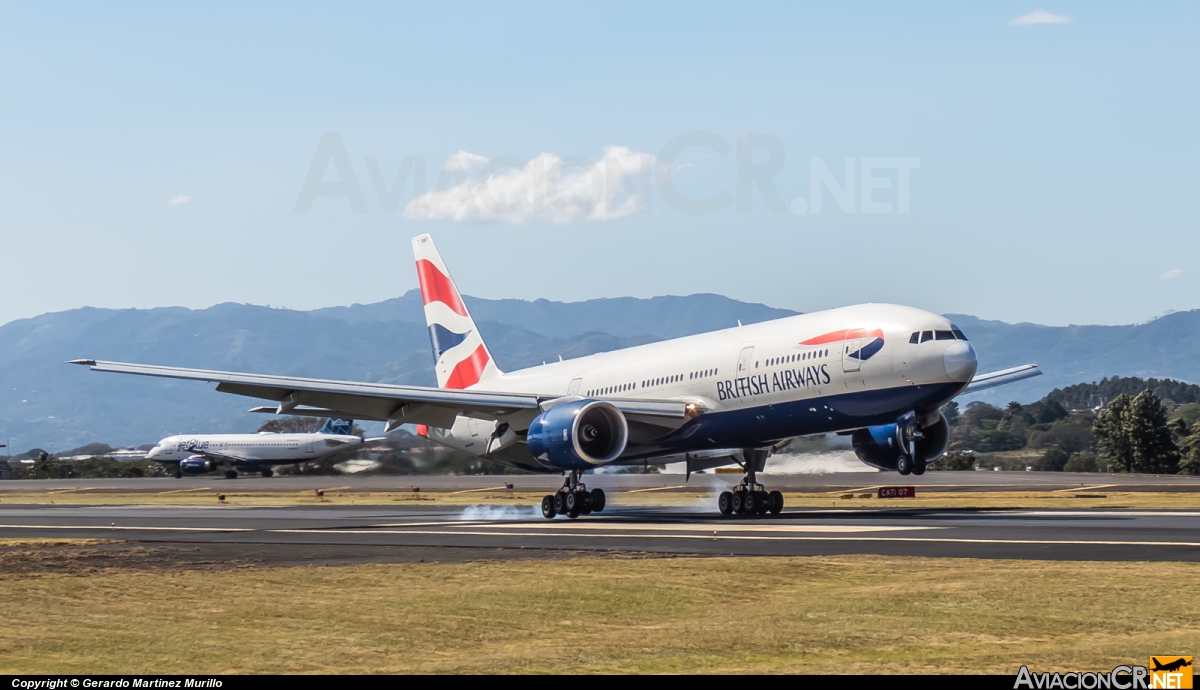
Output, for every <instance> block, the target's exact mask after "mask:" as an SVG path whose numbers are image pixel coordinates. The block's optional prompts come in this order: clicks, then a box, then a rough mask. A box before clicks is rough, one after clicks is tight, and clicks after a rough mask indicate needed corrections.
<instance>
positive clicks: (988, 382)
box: [959, 364, 1042, 395]
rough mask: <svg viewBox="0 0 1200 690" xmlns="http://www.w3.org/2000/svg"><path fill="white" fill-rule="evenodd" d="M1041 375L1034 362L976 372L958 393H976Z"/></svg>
mask: <svg viewBox="0 0 1200 690" xmlns="http://www.w3.org/2000/svg"><path fill="white" fill-rule="evenodd" d="M1041 375H1042V370H1041V369H1038V366H1037V365H1036V364H1025V365H1022V366H1019V367H1013V368H1012V369H1004V370H1003V371H993V372H990V373H987V374H976V375H975V378H973V379H971V383H969V384H968V385H967V387H966V388H964V389H963V392H962V393H959V395H966V394H967V393H978V392H979V391H985V390H987V389H989V388H995V387H997V386H1003V385H1006V384H1009V383H1016V382H1017V381H1024V380H1025V379H1031V378H1033V377H1034V376H1041Z"/></svg>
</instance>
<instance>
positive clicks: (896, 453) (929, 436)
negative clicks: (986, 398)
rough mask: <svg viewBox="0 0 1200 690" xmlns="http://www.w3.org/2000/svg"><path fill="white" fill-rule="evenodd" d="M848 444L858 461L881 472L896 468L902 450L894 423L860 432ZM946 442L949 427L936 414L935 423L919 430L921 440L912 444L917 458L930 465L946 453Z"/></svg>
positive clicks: (948, 441) (948, 438) (944, 420)
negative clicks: (852, 447) (851, 446)
mask: <svg viewBox="0 0 1200 690" xmlns="http://www.w3.org/2000/svg"><path fill="white" fill-rule="evenodd" d="M850 441H851V443H852V444H853V446H854V454H855V455H857V456H858V459H859V460H862V461H863V462H865V463H867V464H868V465H870V466H872V467H878V468H879V469H881V470H895V469H896V468H897V466H898V462H899V460H900V454H901V452H903V449H902V448H901V447H900V440H899V434H898V433H897V427H896V425H895V424H884V425H883V426H873V427H871V428H869V429H859V430H857V431H855V432H854V434H853V435H852V436H851V437H850ZM949 443H950V425H949V424H947V423H946V417H945V416H944V415H942V414H941V413H940V412H939V413H938V417H937V421H936V422H934V423H933V424H930V425H926V426H924V427H922V428H921V438H918V439H917V440H916V442H915V443H914V444H913V445H914V450H915V451H916V455H917V457H919V458H922V459H924V461H925V462H933V461H934V460H936V459H938V458H939V457H941V456H942V453H945V452H946V446H947V445H948V444H949Z"/></svg>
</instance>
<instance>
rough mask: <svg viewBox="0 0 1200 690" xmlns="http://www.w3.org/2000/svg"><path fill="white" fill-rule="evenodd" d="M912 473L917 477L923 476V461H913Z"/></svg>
mask: <svg viewBox="0 0 1200 690" xmlns="http://www.w3.org/2000/svg"><path fill="white" fill-rule="evenodd" d="M912 473H913V474H915V475H917V476H918V477H920V476H921V475H923V474H925V461H924V460H914V461H913V468H912Z"/></svg>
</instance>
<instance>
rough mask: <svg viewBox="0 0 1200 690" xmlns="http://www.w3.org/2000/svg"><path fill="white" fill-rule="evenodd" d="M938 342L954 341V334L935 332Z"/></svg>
mask: <svg viewBox="0 0 1200 690" xmlns="http://www.w3.org/2000/svg"><path fill="white" fill-rule="evenodd" d="M936 333H937V339H938V340H954V334H953V333H951V332H950V331H936Z"/></svg>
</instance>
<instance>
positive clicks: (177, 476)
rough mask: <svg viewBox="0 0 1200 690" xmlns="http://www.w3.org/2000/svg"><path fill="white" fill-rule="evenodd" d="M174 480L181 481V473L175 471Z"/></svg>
mask: <svg viewBox="0 0 1200 690" xmlns="http://www.w3.org/2000/svg"><path fill="white" fill-rule="evenodd" d="M175 478H176V479H183V472H180V471H179V470H175Z"/></svg>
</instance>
